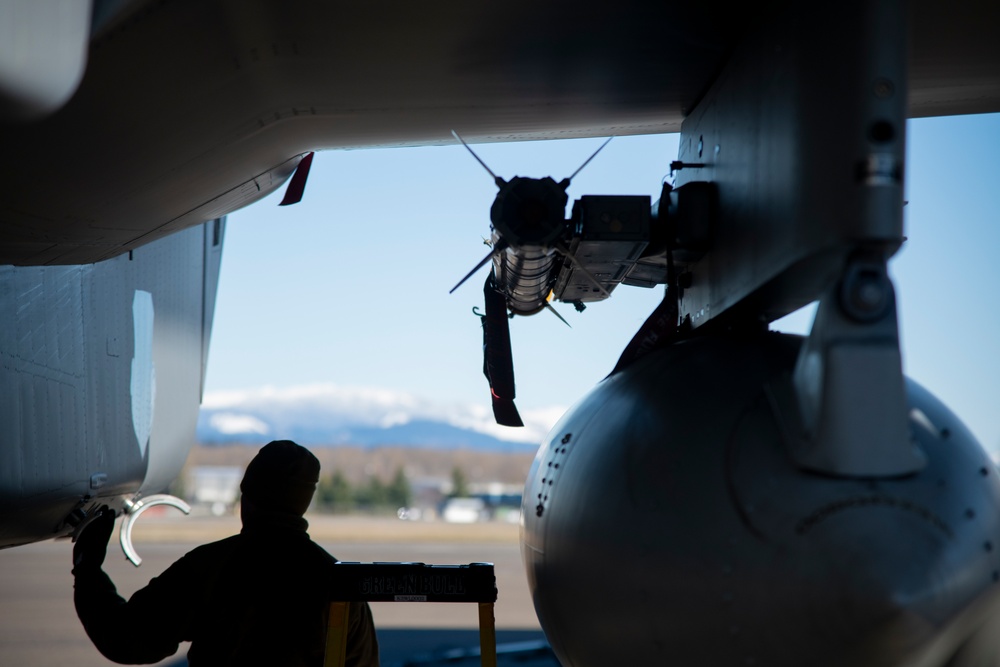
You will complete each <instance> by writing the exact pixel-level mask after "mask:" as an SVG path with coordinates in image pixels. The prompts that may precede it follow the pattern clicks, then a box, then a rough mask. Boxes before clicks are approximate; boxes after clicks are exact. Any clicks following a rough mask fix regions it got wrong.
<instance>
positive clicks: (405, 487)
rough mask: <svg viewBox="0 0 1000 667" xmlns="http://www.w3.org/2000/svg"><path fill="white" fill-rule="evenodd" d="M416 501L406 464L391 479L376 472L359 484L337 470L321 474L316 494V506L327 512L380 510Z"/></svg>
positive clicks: (392, 508)
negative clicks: (328, 473) (355, 484)
mask: <svg viewBox="0 0 1000 667" xmlns="http://www.w3.org/2000/svg"><path fill="white" fill-rule="evenodd" d="M412 503H413V490H412V489H411V488H410V481H409V480H408V479H407V478H406V473H405V472H403V469H402V468H399V469H397V470H396V474H395V475H394V476H393V478H392V480H391V481H390V482H388V483H386V482H383V481H382V480H381V479H380V478H379V477H377V476H375V475H372V476H370V477H369V478H368V479H367V480H366V481H365V482H364V483H362V484H359V485H357V486H353V485H352V484H351V483H350V482H349V481H347V478H346V477H344V475H343V473H341V472H340V471H339V470H336V471H334V472H333V474H331V475H327V476H326V477H322V478H320V480H319V484H318V485H317V487H316V495H315V496H314V498H313V508H314V509H318V510H320V511H326V512H352V511H355V510H362V511H370V512H378V511H387V510H396V509H398V508H400V507H409V506H410V505H411V504H412Z"/></svg>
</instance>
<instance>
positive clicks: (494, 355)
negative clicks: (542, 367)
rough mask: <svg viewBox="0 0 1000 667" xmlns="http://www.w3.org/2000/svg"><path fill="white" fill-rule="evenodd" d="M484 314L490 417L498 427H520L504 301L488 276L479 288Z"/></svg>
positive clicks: (485, 373)
mask: <svg viewBox="0 0 1000 667" xmlns="http://www.w3.org/2000/svg"><path fill="white" fill-rule="evenodd" d="M483 297H484V299H485V302H486V314H485V315H483V317H482V325H483V374H484V375H485V376H486V380H487V381H488V382H489V384H490V397H491V398H492V402H493V418H494V419H496V422H497V423H498V424H500V425H501V426H524V422H523V421H522V420H521V415H520V414H518V412H517V407H516V406H515V405H514V396H515V392H514V358H513V355H512V354H511V350H510V319H509V318H508V317H507V298H506V297H505V296H504V295H503V293H502V292H499V291H497V289H496V282H495V281H494V276H493V274H492V273H491V274H490V275H489V276H488V277H487V278H486V283H485V284H484V285H483Z"/></svg>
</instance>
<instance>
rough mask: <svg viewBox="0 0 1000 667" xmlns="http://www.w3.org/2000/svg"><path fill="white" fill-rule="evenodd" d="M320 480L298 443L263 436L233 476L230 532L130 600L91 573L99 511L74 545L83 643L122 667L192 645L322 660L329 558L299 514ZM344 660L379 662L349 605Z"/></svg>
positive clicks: (355, 608) (231, 654) (108, 528)
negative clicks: (238, 522) (238, 517)
mask: <svg viewBox="0 0 1000 667" xmlns="http://www.w3.org/2000/svg"><path fill="white" fill-rule="evenodd" d="M318 480H319V461H318V460H317V459H316V457H315V456H313V455H312V454H311V453H310V452H309V451H308V450H306V449H304V448H303V447H300V446H299V445H297V444H295V443H294V442H291V441H288V440H278V441H275V442H271V443H269V444H268V445H266V446H265V447H263V448H262V449H261V450H260V452H258V453H257V456H256V457H254V459H253V461H251V462H250V465H249V466H248V467H247V471H246V474H245V475H244V476H243V482H242V483H241V484H240V489H241V491H242V492H243V497H242V501H241V507H242V518H243V530H242V531H241V532H240V534H239V535H234V536H233V537H229V538H226V539H224V540H220V541H218V542H213V543H211V544H206V545H204V546H201V547H198V548H196V549H194V550H193V551H191V552H189V553H188V554H186V555H185V556H184V557H183V558H181V559H180V560H178V561H177V562H176V563H174V564H173V565H171V566H170V567H169V568H167V570H166V571H165V572H164V573H163V574H161V575H160V576H158V577H155V578H153V579H152V580H151V581H150V582H149V584H148V585H147V586H146V587H145V588H143V589H141V590H139V591H136V593H135V595H133V596H132V598H131V599H130V600H129V601H128V602H126V601H125V600H124V599H123V598H122V597H121V596H119V595H118V592H117V591H116V590H115V585H114V583H112V581H111V579H110V578H109V577H108V575H107V574H105V573H104V571H103V570H101V565H102V563H103V562H104V557H105V554H106V552H107V546H108V539H109V538H110V536H111V532H112V529H113V528H114V520H115V518H114V513H113V512H112V511H110V510H105V511H104V512H102V513H101V515H100V516H98V518H96V519H94V521H93V522H92V523H91V524H90V525H89V526H87V527H86V528H85V529H84V531H83V532H82V533H81V534H80V536H79V538H78V539H77V541H76V545H75V546H74V548H73V575H74V576H75V578H76V584H75V591H74V596H73V600H74V602H75V603H76V613H77V615H78V616H79V617H80V620H81V621H82V622H83V627H84V629H85V630H86V631H87V635H88V636H89V637H90V639H91V641H93V642H94V645H95V646H96V647H97V649H98V650H99V651H100V652H101V653H102V654H104V656H105V657H107V658H108V659H109V660H113V661H115V662H121V663H151V662H156V661H158V660H162V659H164V658H166V657H168V656H170V655H173V654H174V653H175V652H176V651H177V648H178V645H179V643H180V642H182V641H190V642H191V648H190V650H189V651H188V662H189V663H190V664H191V665H192V667H199V666H202V665H211V666H213V667H216V666H221V665H275V666H277V665H282V666H288V665H296V666H298V665H317V666H318V665H322V664H323V657H324V656H323V653H324V649H325V636H326V627H327V614H328V609H329V602H330V601H329V599H328V597H327V594H326V591H327V590H328V582H329V581H330V577H331V576H333V573H332V572H331V570H333V567H332V566H333V563H335V562H336V559H335V558H334V557H333V556H331V555H330V554H328V553H327V552H326V551H325V550H324V549H323V548H322V547H320V546H319V545H317V544H316V543H315V542H313V541H312V540H311V539H309V535H308V534H307V533H306V528H307V523H306V520H305V519H304V518H302V515H303V514H304V513H305V511H306V508H307V507H309V502H310V501H311V500H312V496H313V492H314V491H315V490H316V483H317V481H318ZM347 664H348V665H359V666H365V667H367V666H368V665H378V642H377V639H376V637H375V629H374V625H373V623H372V617H371V610H370V609H369V608H368V605H367V604H355V603H351V614H350V629H349V634H348V645H347Z"/></svg>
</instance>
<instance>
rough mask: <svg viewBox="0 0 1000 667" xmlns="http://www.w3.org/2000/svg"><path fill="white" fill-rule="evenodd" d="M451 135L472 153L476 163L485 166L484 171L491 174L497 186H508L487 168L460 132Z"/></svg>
mask: <svg viewBox="0 0 1000 667" xmlns="http://www.w3.org/2000/svg"><path fill="white" fill-rule="evenodd" d="M451 134H452V136H454V137H455V138H456V139H458V140H459V141H460V142H462V145H463V146H465V150H467V151H469V152H470V153H472V157H474V158H476V162H478V163H479V164H481V165H483V169H485V170H486V171H487V173H489V175H490V176H492V177H493V182H494V183H496V184H497V187H498V188H502V187H503V186H505V185H507V181H505V180H503V179H502V178H500V177H499V176H497V175H496V174H494V173H493V170H492V169H490V168H489V167H487V166H486V163H485V162H483V160H482V158H480V157H479V156H478V155H476V151H474V150H472V148H471V147H470V146H469V144H467V143H465V139H463V138H462V137H460V136H458V132H456V131H455V130H452V131H451Z"/></svg>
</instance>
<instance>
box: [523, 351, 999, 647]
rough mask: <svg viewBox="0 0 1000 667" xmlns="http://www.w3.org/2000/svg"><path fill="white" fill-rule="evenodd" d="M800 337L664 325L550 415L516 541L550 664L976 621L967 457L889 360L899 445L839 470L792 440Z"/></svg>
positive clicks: (948, 417)
mask: <svg viewBox="0 0 1000 667" xmlns="http://www.w3.org/2000/svg"><path fill="white" fill-rule="evenodd" d="M802 345H803V339H801V338H798V337H796V336H787V335H781V334H777V333H767V332H760V333H756V334H750V335H740V334H706V335H703V336H699V337H696V338H693V339H689V340H685V341H683V342H680V343H675V344H673V345H670V346H668V347H666V348H664V349H661V350H658V351H655V352H652V353H650V354H648V355H647V356H645V357H643V358H641V359H639V360H637V361H636V362H634V363H633V364H631V365H629V366H628V367H627V368H626V369H625V370H623V371H621V372H619V373H615V374H614V375H612V376H611V377H609V378H608V379H607V380H605V381H604V382H602V383H601V384H600V385H598V387H597V388H596V389H594V390H593V391H592V392H591V393H590V394H589V395H588V396H586V397H585V398H584V399H583V400H582V401H581V402H580V403H578V404H577V405H576V406H575V407H574V408H572V409H571V410H570V411H569V412H568V413H567V414H566V416H564V417H563V419H562V420H561V421H560V422H559V423H558V424H557V425H556V426H555V428H554V429H553V430H552V431H551V433H550V435H549V437H548V439H547V442H545V443H544V444H543V445H542V447H541V448H540V449H539V452H538V455H537V457H536V459H535V462H534V464H533V466H532V470H531V473H530V475H529V477H528V482H527V484H526V486H525V490H524V503H523V507H522V521H523V524H522V540H521V541H522V545H521V548H522V556H523V559H524V564H525V567H526V569H527V575H528V582H529V586H530V589H531V591H532V597H533V598H534V603H535V610H536V611H537V613H538V619H539V621H540V622H541V625H542V628H543V629H544V630H545V634H546V636H547V637H548V638H549V640H550V642H551V644H552V648H553V649H554V650H555V652H556V655H557V656H558V658H559V660H560V662H561V663H562V664H564V665H574V666H575V667H590V666H592V665H595V666H596V665H610V664H619V665H664V664H678V665H695V664H698V665H750V664H757V665H773V666H785V665H787V666H789V667H791V666H794V665H805V664H807V665H814V666H817V667H820V666H821V667H833V666H835V665H847V664H850V665H855V666H860V665H864V666H871V667H875V666H878V667H885V666H887V665H911V664H921V665H924V664H943V663H944V662H945V661H946V660H941V661H940V662H934V661H933V660H932V659H931V658H932V657H935V656H936V657H938V658H940V657H941V656H949V657H950V656H954V655H956V654H958V653H960V652H961V653H962V655H965V653H966V652H967V651H968V650H969V647H971V646H973V645H975V644H976V642H977V641H978V640H980V639H982V640H986V639H987V638H988V637H995V636H996V632H997V629H998V625H1000V620H995V619H1000V612H998V609H1000V584H998V583H997V582H998V581H1000V557H998V555H997V554H998V553H1000V548H998V545H1000V510H998V509H997V508H998V507H1000V476H998V474H997V469H996V467H995V466H994V464H993V463H992V462H991V460H990V458H989V456H988V455H987V454H986V452H984V451H983V449H982V448H981V447H980V446H979V445H978V444H977V443H976V441H975V438H974V437H973V436H972V434H971V433H970V432H969V431H968V430H967V429H966V428H965V427H964V426H963V425H962V423H961V422H960V421H959V419H958V418H957V417H955V415H954V414H952V412H951V411H950V410H948V409H947V408H946V407H945V406H944V405H943V404H942V403H941V402H940V401H938V400H937V399H936V398H934V397H933V396H932V395H931V394H930V393H929V392H927V391H926V390H925V389H923V388H922V387H920V386H919V385H918V384H916V383H915V382H913V381H910V380H906V381H905V391H904V397H903V400H904V402H905V404H906V410H905V412H904V419H905V423H904V427H905V433H904V434H903V436H902V437H904V438H905V441H904V443H903V444H904V445H905V446H907V447H913V448H916V449H919V451H920V452H921V453H922V454H923V455H924V457H925V458H924V459H923V464H922V465H921V466H918V467H916V468H915V469H913V470H912V471H911V472H904V473H903V474H887V475H884V476H874V475H864V476H853V475H846V474H841V475H834V474H831V473H829V472H817V471H816V470H815V468H814V467H813V466H811V465H805V464H804V463H803V462H800V461H798V460H797V458H796V456H795V454H796V452H797V451H799V450H798V448H797V444H796V443H795V439H796V438H797V437H798V436H799V433H797V432H796V425H797V424H801V423H802V421H801V418H800V416H799V415H797V414H796V411H798V410H799V409H800V408H799V404H798V401H796V400H795V393H794V387H793V382H794V380H793V375H792V372H793V369H794V367H795V363H796V359H797V358H798V356H799V350H800V349H801V346H802ZM855 426H856V427H857V429H858V430H856V431H854V433H856V432H859V430H860V429H863V427H864V422H863V421H861V422H859V423H858V424H856V425H855ZM844 433H847V431H845V432H844ZM831 437H833V436H832V435H831ZM608 637H614V638H615V640H614V641H608ZM989 644H990V642H989V641H984V642H983V648H990V647H989ZM995 659H996V655H995V654H993V655H992V656H991V659H990V661H989V662H988V663H987V662H982V663H976V664H996V662H995ZM948 664H949V665H951V664H963V665H964V664H969V663H966V662H960V661H959V662H955V663H952V662H949V663H948Z"/></svg>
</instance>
